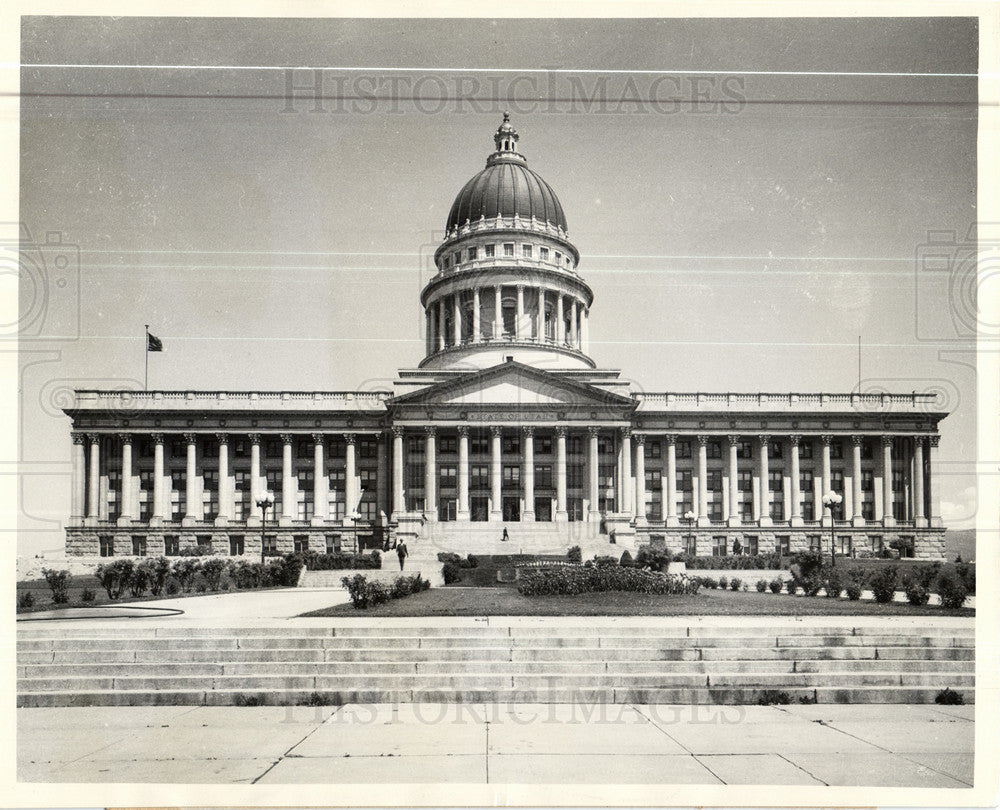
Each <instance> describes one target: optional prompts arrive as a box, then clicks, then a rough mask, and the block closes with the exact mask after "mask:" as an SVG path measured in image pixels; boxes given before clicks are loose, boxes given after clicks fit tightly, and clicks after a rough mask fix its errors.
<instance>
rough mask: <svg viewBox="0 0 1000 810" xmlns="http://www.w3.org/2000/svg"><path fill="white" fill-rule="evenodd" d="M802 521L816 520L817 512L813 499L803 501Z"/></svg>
mask: <svg viewBox="0 0 1000 810" xmlns="http://www.w3.org/2000/svg"><path fill="white" fill-rule="evenodd" d="M802 519H803V520H815V519H816V510H815V508H814V507H813V502H812V499H810V500H807V501H803V503H802Z"/></svg>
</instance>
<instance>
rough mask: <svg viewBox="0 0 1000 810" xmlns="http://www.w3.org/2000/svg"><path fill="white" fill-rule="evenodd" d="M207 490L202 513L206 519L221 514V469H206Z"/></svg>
mask: <svg viewBox="0 0 1000 810" xmlns="http://www.w3.org/2000/svg"><path fill="white" fill-rule="evenodd" d="M204 476H205V492H204V496H203V500H202V515H203V516H204V517H205V519H206V520H208V519H211V518H214V517H215V516H216V515H218V514H219V471H218V470H205V472H204Z"/></svg>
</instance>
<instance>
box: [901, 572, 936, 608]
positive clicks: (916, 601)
mask: <svg viewBox="0 0 1000 810" xmlns="http://www.w3.org/2000/svg"><path fill="white" fill-rule="evenodd" d="M903 591H904V592H905V593H906V601H907V602H909V603H910V604H911V605H916V606H917V607H919V606H921V605H926V604H927V602H928V601H929V600H930V598H931V592H930V591H929V590H928V589H927V588H926V587H924V584H923V583H922V582H921V581H920V579H919V578H918V577H912V578H911V579H908V580H907V581H906V582H905V583H904V584H903Z"/></svg>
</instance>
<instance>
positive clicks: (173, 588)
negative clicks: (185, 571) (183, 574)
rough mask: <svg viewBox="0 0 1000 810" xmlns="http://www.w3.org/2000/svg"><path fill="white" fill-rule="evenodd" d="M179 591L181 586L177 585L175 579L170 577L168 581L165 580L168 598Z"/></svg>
mask: <svg viewBox="0 0 1000 810" xmlns="http://www.w3.org/2000/svg"><path fill="white" fill-rule="evenodd" d="M180 589H181V586H180V585H178V584H177V580H176V579H174V578H173V577H171V578H170V579H168V580H167V595H168V596H173V595H174V594H175V593H178V592H179V591H180Z"/></svg>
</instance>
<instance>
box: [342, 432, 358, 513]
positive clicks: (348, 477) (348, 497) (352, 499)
mask: <svg viewBox="0 0 1000 810" xmlns="http://www.w3.org/2000/svg"><path fill="white" fill-rule="evenodd" d="M356 439H357V437H356V436H355V435H354V434H353V433H345V434H344V524H345V525H347V526H351V525H353V524H354V513H355V512H356V511H357V508H358V483H357V480H356V478H357V474H358V473H357V470H356V469H355V468H356V466H357V465H356V464H355V459H356V456H355V453H354V451H355V441H356Z"/></svg>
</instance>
